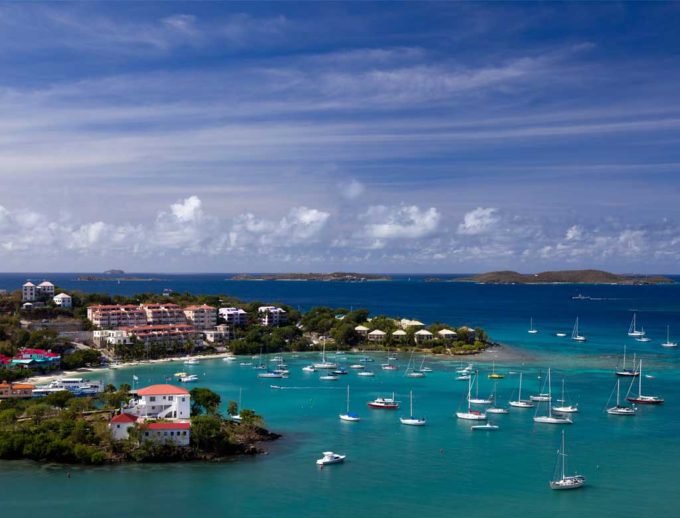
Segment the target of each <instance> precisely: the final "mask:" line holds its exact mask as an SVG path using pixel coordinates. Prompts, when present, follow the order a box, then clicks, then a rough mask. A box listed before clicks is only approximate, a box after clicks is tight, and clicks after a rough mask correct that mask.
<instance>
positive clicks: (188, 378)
mask: <svg viewBox="0 0 680 518" xmlns="http://www.w3.org/2000/svg"><path fill="white" fill-rule="evenodd" d="M179 381H181V382H182V383H193V382H194V381H198V376H196V374H189V375H188V376H182V377H181V378H180V379H179Z"/></svg>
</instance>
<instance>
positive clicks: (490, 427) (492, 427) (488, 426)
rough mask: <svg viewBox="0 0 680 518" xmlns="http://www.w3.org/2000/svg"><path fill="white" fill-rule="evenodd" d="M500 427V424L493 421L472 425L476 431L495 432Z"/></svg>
mask: <svg viewBox="0 0 680 518" xmlns="http://www.w3.org/2000/svg"><path fill="white" fill-rule="evenodd" d="M498 429H500V426H498V425H497V424H492V423H484V424H475V425H472V426H471V427H470V430H474V431H475V432H495V431H496V430H498Z"/></svg>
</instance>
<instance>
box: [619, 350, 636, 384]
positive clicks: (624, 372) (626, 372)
mask: <svg viewBox="0 0 680 518" xmlns="http://www.w3.org/2000/svg"><path fill="white" fill-rule="evenodd" d="M616 375H617V376H622V377H634V378H635V377H638V376H639V375H640V371H638V370H637V369H636V368H635V355H633V368H632V369H628V368H627V367H626V346H625V345H624V346H623V365H622V366H621V368H620V369H619V370H617V371H616Z"/></svg>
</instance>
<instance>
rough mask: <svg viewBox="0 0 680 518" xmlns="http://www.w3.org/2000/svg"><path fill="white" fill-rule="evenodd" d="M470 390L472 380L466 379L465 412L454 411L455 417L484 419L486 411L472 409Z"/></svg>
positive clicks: (470, 419) (469, 419)
mask: <svg viewBox="0 0 680 518" xmlns="http://www.w3.org/2000/svg"><path fill="white" fill-rule="evenodd" d="M471 392H472V380H471V379H469V380H468V392H467V404H468V405H467V412H456V417H458V419H467V420H468V421H486V413H485V412H480V411H479V410H473V409H472V405H471V400H470V394H471Z"/></svg>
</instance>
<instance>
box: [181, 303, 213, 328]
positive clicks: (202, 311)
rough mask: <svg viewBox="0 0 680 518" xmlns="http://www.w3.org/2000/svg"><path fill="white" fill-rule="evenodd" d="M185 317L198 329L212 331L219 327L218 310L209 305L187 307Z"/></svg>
mask: <svg viewBox="0 0 680 518" xmlns="http://www.w3.org/2000/svg"><path fill="white" fill-rule="evenodd" d="M184 316H185V318H186V319H187V321H188V322H189V323H190V324H191V325H193V326H194V327H195V328H196V329H211V328H213V327H215V326H216V325H217V309H215V308H214V307H212V306H208V305H207V304H203V305H202V306H187V307H186V308H184Z"/></svg>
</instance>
